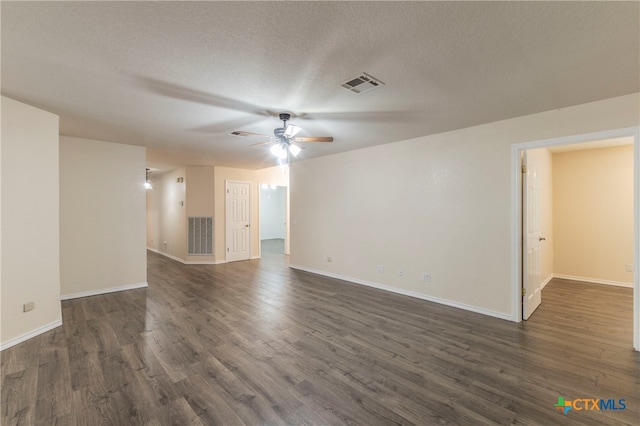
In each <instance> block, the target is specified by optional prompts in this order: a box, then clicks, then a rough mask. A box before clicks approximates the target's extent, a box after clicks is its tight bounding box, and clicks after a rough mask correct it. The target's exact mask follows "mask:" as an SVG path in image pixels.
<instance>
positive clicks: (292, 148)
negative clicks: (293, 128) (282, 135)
mask: <svg viewBox="0 0 640 426" xmlns="http://www.w3.org/2000/svg"><path fill="white" fill-rule="evenodd" d="M300 151H302V150H301V149H300V147H299V146H298V145H294V144H290V145H289V152H290V153H291V154H293V156H294V157H297V156H298V154H300Z"/></svg>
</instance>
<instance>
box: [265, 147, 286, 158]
mask: <svg viewBox="0 0 640 426" xmlns="http://www.w3.org/2000/svg"><path fill="white" fill-rule="evenodd" d="M269 151H271V153H272V154H273V155H275V156H276V157H278V158H280V159H282V160H284V159H285V158H287V148H286V146H285V145H284V144H276V145H273V146H272V147H271V148H270V149H269Z"/></svg>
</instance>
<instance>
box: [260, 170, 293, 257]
mask: <svg viewBox="0 0 640 426" xmlns="http://www.w3.org/2000/svg"><path fill="white" fill-rule="evenodd" d="M287 204H288V203H287V187H285V186H277V185H271V184H266V183H263V184H261V185H260V254H261V255H262V254H266V253H270V254H286V253H288V250H287V246H288V245H287V240H288V238H287V234H288V226H287Z"/></svg>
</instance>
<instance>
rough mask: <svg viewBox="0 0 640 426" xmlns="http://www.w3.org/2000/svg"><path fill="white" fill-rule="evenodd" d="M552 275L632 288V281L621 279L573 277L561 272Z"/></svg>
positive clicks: (565, 278) (564, 278)
mask: <svg viewBox="0 0 640 426" xmlns="http://www.w3.org/2000/svg"><path fill="white" fill-rule="evenodd" d="M553 277H554V278H559V279H562V280H571V281H584V282H587V283H593V284H605V285H614V286H617V287H628V288H633V283H625V282H621V281H609V280H600V279H598V278H587V277H575V276H573V275H562V274H553Z"/></svg>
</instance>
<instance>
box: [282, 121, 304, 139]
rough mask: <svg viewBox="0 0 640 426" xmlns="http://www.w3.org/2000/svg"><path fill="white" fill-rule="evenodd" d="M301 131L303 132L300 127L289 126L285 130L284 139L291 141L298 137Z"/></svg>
mask: <svg viewBox="0 0 640 426" xmlns="http://www.w3.org/2000/svg"><path fill="white" fill-rule="evenodd" d="M300 130H302V129H301V128H300V127H298V126H295V125H293V124H289V125H288V126H287V128H286V129H284V137H286V138H288V139H291V138H292V137H294V136H295V135H297V134H298V132H299V131H300Z"/></svg>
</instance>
